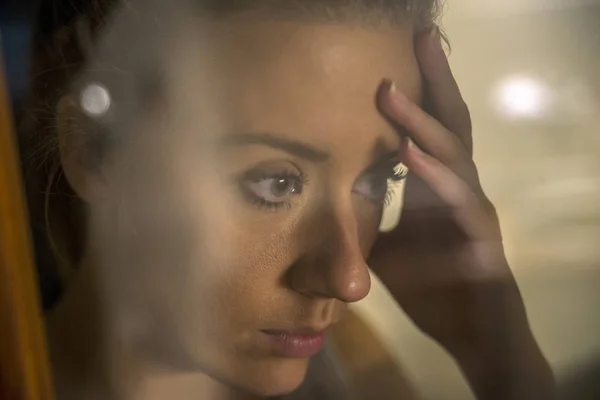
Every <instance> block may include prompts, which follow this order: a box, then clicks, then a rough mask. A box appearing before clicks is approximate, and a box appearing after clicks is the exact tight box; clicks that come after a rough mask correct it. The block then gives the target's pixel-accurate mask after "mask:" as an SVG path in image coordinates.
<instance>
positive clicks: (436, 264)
mask: <svg viewBox="0 0 600 400" xmlns="http://www.w3.org/2000/svg"><path fill="white" fill-rule="evenodd" d="M63 3H64V2H63ZM67 3H68V2H67ZM165 3H166V2H160V1H157V2H148V1H143V2H142V1H138V2H135V1H127V2H119V1H116V0H113V1H109V0H96V1H90V2H86V3H84V5H81V6H80V7H79V8H78V9H77V10H76V12H75V13H73V14H72V15H71V16H70V17H69V18H65V20H63V21H60V23H59V24H58V26H56V25H55V26H43V27H42V29H41V31H40V34H39V35H38V37H39V38H40V39H39V41H38V42H37V45H36V53H37V56H38V59H37V62H36V70H35V71H34V74H33V76H34V80H33V83H32V100H31V104H30V108H29V109H30V113H29V114H28V115H29V118H28V122H27V123H25V125H24V129H23V130H24V134H25V135H27V136H26V138H25V144H24V149H25V152H26V159H27V160H30V162H31V163H32V165H33V166H34V168H31V169H30V170H29V171H30V173H32V174H33V175H28V177H29V179H30V182H31V186H30V188H29V189H30V190H29V193H30V202H31V209H32V210H31V212H32V215H33V219H34V220H35V221H45V223H46V225H45V229H47V236H48V241H49V243H50V244H51V247H52V249H53V251H54V254H55V255H56V258H57V265H58V266H59V267H61V269H62V270H76V273H72V274H71V277H70V279H68V280H67V281H68V283H67V284H66V287H65V291H64V293H63V295H62V298H61V300H60V302H59V303H58V304H57V305H56V306H55V307H54V309H53V310H52V312H51V314H50V316H49V319H48V331H49V341H50V346H51V352H52V361H53V366H54V372H55V379H56V386H57V390H58V393H59V398H60V399H63V398H64V399H71V398H74V399H106V398H111V399H121V398H123V399H152V398H160V399H162V398H165V397H167V396H169V398H173V399H179V398H181V399H184V398H185V399H187V398H221V397H219V396H224V397H227V396H231V397H232V398H245V397H248V398H251V397H253V396H254V397H268V396H279V395H285V394H288V393H291V392H293V391H294V390H295V389H296V388H297V387H298V386H299V385H300V384H301V383H302V381H303V380H304V378H305V375H306V370H307V365H308V360H309V358H310V357H311V356H314V355H316V354H317V353H318V352H319V351H320V350H321V348H322V347H323V345H324V341H325V336H326V334H327V333H328V332H330V331H334V330H335V331H336V335H335V336H336V337H339V335H341V334H343V332H342V333H340V332H339V327H343V324H338V323H339V322H340V321H341V320H342V318H343V316H344V314H345V312H346V308H347V305H348V304H350V303H353V302H356V301H358V300H360V299H362V298H364V297H365V296H366V295H367V293H368V292H369V288H370V276H369V269H368V267H367V265H368V266H369V267H370V268H371V270H372V271H373V272H374V273H376V274H377V275H378V276H379V277H380V278H381V279H382V281H383V282H384V283H385V284H386V285H387V287H388V289H389V290H390V291H391V293H392V294H393V296H394V297H395V298H396V299H397V300H398V302H399V303H400V305H401V306H402V307H403V308H404V310H405V311H406V312H407V313H408V315H409V316H410V317H411V318H412V319H413V321H414V322H415V324H416V325H417V326H418V327H419V328H421V329H422V330H423V332H424V333H425V334H427V335H429V336H431V337H432V338H433V339H434V340H436V341H437V342H438V343H439V344H440V345H442V346H443V347H444V348H445V349H446V350H447V351H448V352H449V353H450V354H451V355H452V356H453V357H454V358H455V359H456V361H457V363H458V365H459V366H460V368H461V369H462V371H463V372H464V374H465V375H466V377H467V378H468V380H469V382H470V383H471V385H472V388H473V390H474V392H475V393H476V395H477V397H478V398H480V399H486V400H487V399H528V400H529V399H549V398H551V397H552V395H553V383H552V373H551V371H550V369H549V367H548V365H547V363H546V361H545V360H544V357H543V356H542V354H541V352H540V351H539V349H538V346H537V344H536V342H535V340H534V338H533V335H532V333H531V331H530V329H529V326H528V322H527V317H526V314H525V309H524V306H523V302H522V300H521V298H520V295H519V293H518V290H517V287H516V285H515V282H514V280H513V278H512V276H511V274H510V270H509V268H508V265H507V263H506V260H505V257H504V253H503V249H502V244H501V237H500V232H499V227H498V222H497V218H496V216H495V213H494V211H493V207H492V206H491V204H490V202H489V201H488V200H487V199H486V197H485V195H484V194H483V191H482V189H481V186H480V185H479V181H478V177H477V171H476V168H475V165H474V163H473V161H472V157H471V149H472V145H471V126H470V121H469V114H468V111H467V108H466V106H465V105H464V102H463V100H462V99H461V97H460V93H459V91H458V88H457V87H456V83H455V81H454V79H453V78H452V75H451V73H450V69H449V66H448V63H447V60H446V58H445V55H444V52H443V50H442V45H441V40H440V35H439V30H437V29H432V28H431V27H432V26H434V25H433V23H434V22H435V16H436V12H437V10H438V4H437V3H435V2H434V1H432V0H429V1H427V0H421V1H419V0H405V1H389V2H371V1H366V0H365V1H325V0H323V1H317V0H296V1H289V0H288V1H267V0H265V1H254V2H240V1H214V2H211V1H181V2H180V3H177V4H175V5H173V4H165ZM51 11H55V10H51ZM45 12H46V13H48V12H49V10H45ZM48 15H50V14H46V16H48ZM419 104H421V105H422V106H423V107H424V109H425V110H427V112H426V111H424V110H423V109H422V108H420V106H419ZM32 144H33V145H32ZM40 144H42V147H40ZM399 161H402V163H404V164H405V165H406V166H407V167H408V168H409V170H410V175H409V176H408V180H407V186H406V195H405V202H404V204H405V205H404V210H403V214H402V218H401V223H400V225H399V226H398V227H397V228H396V229H395V230H394V231H393V232H391V233H390V234H386V235H378V226H379V222H380V218H381V214H382V210H383V206H384V204H385V201H386V199H387V198H388V196H389V192H388V186H387V182H388V181H389V180H390V179H391V180H398V179H401V178H403V177H404V175H405V174H404V173H403V172H402V171H399V170H398V168H396V166H397V164H398V162H399ZM40 163H42V165H43V166H44V168H40ZM34 178H35V179H34ZM36 185H37V186H36ZM40 193H42V194H43V196H42V195H40ZM38 197H40V198H38ZM40 210H43V213H44V214H41V213H40ZM41 215H45V216H46V218H42V217H41ZM336 326H337V327H338V328H337V329H336ZM342 336H343V335H342ZM334 345H335V343H334ZM342 358H343V357H342ZM355 370H357V371H361V373H366V370H365V369H364V368H363V369H360V368H357V369H355ZM350 381H351V382H364V379H363V380H361V379H360V377H351V379H350ZM357 390H358V389H357ZM358 392H359V391H357V392H356V393H358ZM398 395H399V394H398ZM396 397H397V396H396V395H391V398H396ZM337 398H342V397H340V396H338V397H337Z"/></svg>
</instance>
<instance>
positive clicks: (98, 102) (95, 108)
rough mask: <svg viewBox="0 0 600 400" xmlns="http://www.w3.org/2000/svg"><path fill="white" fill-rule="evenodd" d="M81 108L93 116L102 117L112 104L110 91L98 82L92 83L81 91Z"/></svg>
mask: <svg viewBox="0 0 600 400" xmlns="http://www.w3.org/2000/svg"><path fill="white" fill-rule="evenodd" d="M80 101H81V108H82V110H83V111H84V112H85V113H86V114H88V115H89V116H91V117H100V116H102V115H104V114H106V113H107V112H108V110H109V108H110V105H111V98H110V93H108V90H107V89H106V88H105V87H104V86H102V85H100V84H98V83H92V84H89V85H88V86H86V87H85V89H83V91H82V92H81V98H80Z"/></svg>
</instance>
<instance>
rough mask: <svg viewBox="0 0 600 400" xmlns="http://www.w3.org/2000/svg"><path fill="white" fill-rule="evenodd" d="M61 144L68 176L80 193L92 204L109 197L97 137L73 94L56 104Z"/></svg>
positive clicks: (62, 160) (63, 165)
mask: <svg viewBox="0 0 600 400" xmlns="http://www.w3.org/2000/svg"><path fill="white" fill-rule="evenodd" d="M57 114H58V115H57V129H58V145H59V149H60V160H61V164H62V168H63V171H64V173H65V177H66V178H67V181H68V182H69V185H70V186H71V188H72V189H73V190H74V191H75V193H76V194H77V196H79V198H81V199H82V200H84V201H85V202H87V203H88V204H93V203H96V202H99V201H102V200H104V199H105V198H106V196H107V192H108V187H107V184H106V180H105V179H104V177H103V175H102V168H101V162H100V157H99V154H98V153H99V149H95V148H94V144H97V143H98V140H94V138H93V137H92V136H93V135H95V134H96V133H94V132H91V131H90V129H89V127H90V124H89V123H87V122H86V121H87V117H86V116H85V115H84V114H83V113H82V111H81V110H80V108H79V106H78V103H77V102H76V101H75V100H74V99H73V98H72V97H71V96H64V97H62V98H61V99H60V101H59V103H58V107H57Z"/></svg>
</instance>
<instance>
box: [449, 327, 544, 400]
mask: <svg viewBox="0 0 600 400" xmlns="http://www.w3.org/2000/svg"><path fill="white" fill-rule="evenodd" d="M453 356H454V358H455V360H456V362H457V363H458V365H459V367H460V368H461V370H462V372H463V374H464V375H465V377H466V378H467V380H468V382H469V384H470V386H471V388H472V389H473V391H474V392H475V394H476V396H477V398H478V399H479V400H496V399H498V400H500V399H502V400H525V399H527V400H552V399H554V398H555V395H556V394H555V391H556V387H555V381H554V375H553V373H552V370H551V368H550V366H549V364H548V362H547V361H546V359H545V358H544V356H543V354H542V352H541V351H540V349H539V347H538V345H537V343H536V342H535V339H534V338H533V335H531V334H529V335H527V336H521V337H513V338H511V339H506V340H504V342H503V343H495V344H493V345H492V344H483V345H480V346H473V347H469V348H463V349H460V350H459V349H456V350H455V351H454V352H453Z"/></svg>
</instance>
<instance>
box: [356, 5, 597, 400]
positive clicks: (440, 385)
mask: <svg viewBox="0 0 600 400" xmlns="http://www.w3.org/2000/svg"><path fill="white" fill-rule="evenodd" d="M447 3H448V10H447V14H446V18H445V28H446V31H447V33H448V35H449V37H450V40H451V43H452V53H451V58H450V59H451V63H452V65H453V67H454V69H455V74H456V76H457V79H458V80H459V83H461V87H462V90H463V94H464V96H465V98H466V100H467V102H468V103H469V105H470V108H471V111H472V115H473V122H474V128H475V131H474V139H475V157H476V161H477V162H478V165H479V168H480V171H481V176H482V181H483V184H484V187H485V188H486V190H487V192H488V194H489V196H490V197H491V198H492V200H493V201H494V202H495V204H496V206H497V208H498V211H499V214H500V217H501V220H502V225H503V231H504V235H505V241H506V248H507V253H508V256H509V259H510V261H511V265H512V268H513V270H514V272H515V275H516V277H517V280H518V282H519V284H520V286H521V289H522V292H523V296H524V298H525V301H526V305H527V308H528V311H529V315H530V319H531V323H532V325H533V329H534V331H535V333H536V335H537V337H538V339H539V341H540V343H541V345H542V347H543V349H544V351H545V353H546V354H547V356H548V358H549V359H550V361H551V363H552V365H553V367H554V368H555V370H556V372H557V374H558V375H559V376H562V374H563V373H564V372H565V371H568V370H570V369H571V367H573V366H577V365H579V364H581V363H582V362H584V361H585V360H586V359H589V358H591V357H593V356H594V355H599V356H600V311H599V308H600V62H599V61H600V23H599V22H598V21H600V1H594V0H578V1H575V0H570V1H569V0H510V1H507V0H503V1H500V0H448V2H447ZM519 75H520V76H523V75H525V76H528V77H531V78H532V79H535V80H538V81H539V82H541V84H543V85H545V87H546V90H547V92H546V93H545V94H544V100H546V104H545V106H544V108H543V109H542V110H541V113H540V114H539V115H538V116H536V117H534V118H529V119H522V118H521V119H519V118H515V117H508V116H506V115H505V114H503V113H502V112H500V110H499V109H498V108H497V104H496V102H495V100H494V99H495V97H494V95H495V93H496V88H497V87H498V85H499V84H500V82H503V81H504V80H505V79H507V78H509V77H511V76H519ZM396 206H397V204H396ZM394 211H395V210H391V211H390V213H389V214H388V215H387V217H386V220H385V221H384V224H387V225H389V224H391V223H393V220H394V218H395V213H394ZM357 309H358V310H359V311H360V312H361V313H363V314H364V315H365V316H366V317H367V318H368V319H369V320H370V321H372V322H373V324H374V325H375V326H376V327H377V328H378V331H379V333H380V334H381V336H382V338H383V339H384V340H385V341H386V342H387V343H388V344H389V346H390V347H391V348H392V349H393V350H394V353H395V354H396V355H397V357H398V360H399V362H400V363H402V365H403V366H404V367H405V368H406V369H407V370H408V372H409V375H410V376H411V377H412V379H413V380H414V381H415V382H416V383H417V385H418V386H419V387H420V388H421V391H422V393H423V396H424V398H426V399H460V400H462V399H468V398H470V397H469V396H470V395H469V394H468V393H469V391H468V389H467V388H466V385H465V384H464V382H463V380H462V379H461V377H460V375H459V373H458V372H457V371H456V368H455V367H454V365H453V363H452V360H450V359H449V358H448V357H447V356H446V355H445V354H444V352H443V351H442V350H440V349H439V348H438V347H437V346H436V345H435V344H433V343H431V342H430V341H429V340H428V339H426V338H424V337H423V336H422V335H421V334H420V333H419V332H417V331H416V329H415V328H414V327H412V325H411V324H410V322H409V321H408V320H407V319H406V317H405V316H404V315H403V314H402V312H401V310H399V309H398V308H397V307H396V306H395V304H394V303H393V301H392V300H391V299H389V297H387V295H386V294H385V292H384V290H383V289H382V288H381V285H379V284H375V287H374V290H373V292H372V294H371V295H370V296H369V298H368V299H366V300H365V301H363V302H362V303H361V304H359V305H358V306H357Z"/></svg>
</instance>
